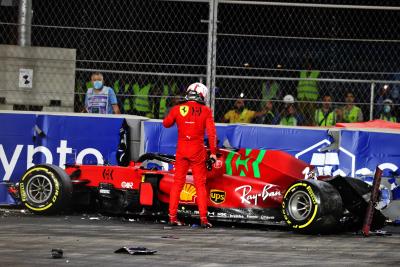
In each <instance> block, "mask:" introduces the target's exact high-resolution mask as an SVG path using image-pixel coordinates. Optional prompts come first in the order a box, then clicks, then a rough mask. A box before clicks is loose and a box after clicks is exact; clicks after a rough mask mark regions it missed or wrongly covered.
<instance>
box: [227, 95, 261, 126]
mask: <svg viewBox="0 0 400 267" xmlns="http://www.w3.org/2000/svg"><path fill="white" fill-rule="evenodd" d="M257 115H258V114H257V112H255V111H254V110H249V109H247V108H246V107H245V105H244V100H243V99H238V100H236V101H235V104H234V106H233V109H231V110H229V111H228V112H227V113H225V115H224V117H223V119H222V121H223V122H228V123H251V122H252V121H253V119H254V118H255V117H256V116H257Z"/></svg>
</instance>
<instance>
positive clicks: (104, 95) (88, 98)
mask: <svg viewBox="0 0 400 267" xmlns="http://www.w3.org/2000/svg"><path fill="white" fill-rule="evenodd" d="M91 82H92V85H93V88H89V89H88V90H87V92H86V95H85V110H86V112H88V113H97V114H113V113H114V114H120V113H121V112H120V110H119V107H118V102H117V97H116V95H115V93H114V90H113V89H112V88H111V87H107V86H105V85H104V78H103V74H101V73H100V72H95V73H93V74H92V76H91Z"/></svg>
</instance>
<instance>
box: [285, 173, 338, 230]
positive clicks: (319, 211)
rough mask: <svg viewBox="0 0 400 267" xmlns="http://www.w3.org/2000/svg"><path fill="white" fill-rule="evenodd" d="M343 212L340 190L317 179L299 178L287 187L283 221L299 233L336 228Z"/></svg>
mask: <svg viewBox="0 0 400 267" xmlns="http://www.w3.org/2000/svg"><path fill="white" fill-rule="evenodd" d="M342 213H343V204H342V199H341V197H340V194H339V192H338V191H337V190H336V189H335V188H334V187H333V186H332V185H330V184H328V183H327V182H324V181H318V180H302V181H298V182H296V183H294V184H293V185H292V186H291V187H289V189H288V190H287V191H286V193H285V196H284V199H283V202H282V214H283V218H284V220H285V221H286V223H287V224H288V225H289V226H290V227H291V228H292V229H293V230H295V231H297V232H301V233H310V234H318V233H327V232H331V231H333V230H334V229H336V228H337V227H338V225H339V220H340V218H341V216H342Z"/></svg>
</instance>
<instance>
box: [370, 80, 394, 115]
mask: <svg viewBox="0 0 400 267" xmlns="http://www.w3.org/2000/svg"><path fill="white" fill-rule="evenodd" d="M391 91H392V90H391V88H390V87H389V85H387V84H385V85H383V86H382V87H381V88H380V89H379V90H378V93H377V96H376V98H375V103H376V105H375V108H374V111H375V113H374V114H375V117H379V116H380V114H382V111H383V110H382V109H383V100H385V99H389V98H390V95H391Z"/></svg>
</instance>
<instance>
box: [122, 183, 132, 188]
mask: <svg viewBox="0 0 400 267" xmlns="http://www.w3.org/2000/svg"><path fill="white" fill-rule="evenodd" d="M121 187H122V188H127V189H133V182H122V183H121Z"/></svg>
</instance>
